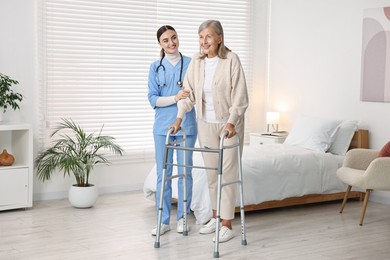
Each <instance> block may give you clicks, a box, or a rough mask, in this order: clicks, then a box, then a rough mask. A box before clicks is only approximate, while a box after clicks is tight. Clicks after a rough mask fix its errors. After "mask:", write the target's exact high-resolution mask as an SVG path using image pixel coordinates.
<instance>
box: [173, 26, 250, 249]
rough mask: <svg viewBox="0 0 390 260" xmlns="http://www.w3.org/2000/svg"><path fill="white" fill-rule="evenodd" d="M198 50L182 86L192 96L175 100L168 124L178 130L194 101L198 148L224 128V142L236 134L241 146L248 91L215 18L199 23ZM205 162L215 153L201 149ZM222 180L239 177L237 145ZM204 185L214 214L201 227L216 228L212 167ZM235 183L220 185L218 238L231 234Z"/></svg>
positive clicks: (211, 163)
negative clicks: (173, 115) (174, 115)
mask: <svg viewBox="0 0 390 260" xmlns="http://www.w3.org/2000/svg"><path fill="white" fill-rule="evenodd" d="M198 34H199V46H200V53H197V54H195V55H194V56H193V58H192V60H191V62H190V65H189V66H188V70H187V73H186V76H185V77H184V81H183V86H184V88H185V89H187V90H189V91H190V96H189V97H188V98H185V99H181V100H179V101H178V103H177V106H178V113H177V118H176V121H175V122H174V123H173V124H172V125H170V127H173V128H174V133H175V132H177V131H178V130H179V127H180V125H181V123H182V119H183V118H184V116H185V114H186V113H187V112H189V111H191V109H192V108H193V107H194V106H195V108H196V113H197V125H198V140H199V143H200V146H201V147H212V148H217V147H219V143H220V139H221V138H222V136H223V135H222V133H223V132H225V131H227V132H228V134H227V136H226V138H227V139H226V140H224V144H225V145H230V144H235V143H237V139H236V138H237V135H236V133H238V134H239V136H240V139H241V140H240V141H241V150H242V144H243V138H244V114H245V111H246V109H247V107H248V92H247V85H246V80H245V74H244V70H243V68H242V65H241V62H240V59H239V57H238V56H237V54H235V53H233V52H232V51H231V50H230V49H229V48H227V47H226V46H225V44H224V33H223V28H222V25H221V23H220V22H219V21H217V20H207V21H205V22H203V23H202V24H201V25H200V26H199V30H198ZM202 155H203V160H204V164H205V166H206V167H216V166H217V165H218V155H217V154H215V153H206V152H204V153H202ZM222 171H223V174H222V182H229V181H232V180H236V179H238V162H237V150H236V149H226V150H225V151H224V157H223V169H222ZM207 178H208V186H209V193H210V200H211V207H212V211H213V217H212V219H211V220H210V221H209V222H208V223H206V224H205V225H203V226H202V227H201V229H200V230H199V232H200V233H201V234H211V233H214V232H215V222H216V208H217V180H218V174H217V171H215V170H207ZM236 193H237V186H236V185H228V186H224V187H223V189H222V193H221V212H220V214H221V219H222V227H221V230H220V232H219V242H226V241H229V240H230V239H232V238H233V237H234V232H233V230H232V220H233V219H234V210H235V202H236Z"/></svg>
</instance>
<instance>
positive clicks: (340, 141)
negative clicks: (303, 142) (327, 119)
mask: <svg viewBox="0 0 390 260" xmlns="http://www.w3.org/2000/svg"><path fill="white" fill-rule="evenodd" d="M357 129H358V121H355V120H345V121H343V122H341V124H340V125H339V130H338V131H337V133H336V135H335V139H334V141H333V142H332V144H331V146H330V148H329V150H328V152H330V153H333V154H337V155H345V154H346V153H347V151H348V148H349V145H350V144H351V140H352V137H353V135H354V134H355V131H356V130H357Z"/></svg>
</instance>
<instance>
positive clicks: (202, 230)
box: [199, 218, 217, 234]
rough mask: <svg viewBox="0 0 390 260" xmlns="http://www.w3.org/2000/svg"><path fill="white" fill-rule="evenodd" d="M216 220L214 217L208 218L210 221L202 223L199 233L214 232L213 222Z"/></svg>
mask: <svg viewBox="0 0 390 260" xmlns="http://www.w3.org/2000/svg"><path fill="white" fill-rule="evenodd" d="M216 221H217V220H216V219H215V218H212V219H210V221H209V222H207V224H205V225H203V226H202V227H201V228H200V229H199V233H201V234H211V233H214V232H215V222H216Z"/></svg>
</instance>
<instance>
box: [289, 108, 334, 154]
mask: <svg viewBox="0 0 390 260" xmlns="http://www.w3.org/2000/svg"><path fill="white" fill-rule="evenodd" d="M340 122H341V121H338V120H324V119H320V118H313V117H308V116H302V115H301V116H298V118H297V120H296V121H295V122H294V125H293V127H292V129H291V131H290V133H289V135H288V136H287V138H286V140H285V141H284V144H288V145H296V146H300V147H303V148H306V149H310V150H314V151H320V152H326V151H327V150H328V149H329V147H330V144H331V143H332V141H333V139H332V138H333V137H334V136H335V134H336V133H337V130H338V128H337V126H338V125H339V124H340Z"/></svg>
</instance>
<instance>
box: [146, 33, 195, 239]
mask: <svg viewBox="0 0 390 260" xmlns="http://www.w3.org/2000/svg"><path fill="white" fill-rule="evenodd" d="M157 41H158V44H159V45H160V47H161V52H160V56H161V58H160V59H158V60H156V61H155V62H153V63H152V64H151V65H150V70H149V79H148V99H149V103H150V105H151V106H152V108H153V109H154V110H155V120H154V125H153V136H154V145H155V159H156V169H157V187H156V213H158V206H159V205H158V203H159V201H160V193H161V188H162V186H161V185H162V183H161V182H162V174H163V160H164V148H165V142H166V135H167V133H168V126H169V125H170V123H171V122H173V121H175V119H176V115H177V112H178V110H177V104H176V103H177V102H178V101H179V100H180V99H184V98H187V97H188V96H189V91H188V90H183V88H182V80H183V78H184V75H185V73H186V70H187V67H188V64H189V63H190V60H191V59H190V58H189V57H187V56H184V55H182V54H181V53H180V52H179V38H178V35H177V33H176V30H175V29H174V28H173V27H172V26H169V25H164V26H162V27H160V28H159V29H158V30H157ZM181 125H182V127H183V128H184V129H185V131H186V145H187V147H194V145H195V141H196V136H197V127H196V116H195V110H194V109H192V110H191V111H190V112H189V113H187V114H186V116H185V117H184V118H183V123H182V124H181ZM181 139H183V134H182V132H181V131H179V132H178V133H177V134H175V135H171V137H170V141H175V140H181ZM169 151H170V152H169V154H168V162H170V163H172V162H173V155H174V153H173V151H172V150H171V149H170V150H169ZM183 153H184V151H179V150H175V154H176V160H177V163H178V164H182V165H183V164H185V165H189V166H192V152H191V151H186V161H187V162H186V163H184V162H183V160H184V159H183V157H184V156H183ZM175 167H176V166H175ZM178 168H179V169H178V173H184V167H178ZM191 169H192V168H188V170H187V180H186V185H187V186H186V190H187V214H189V213H190V205H191V201H192V172H191ZM166 174H167V176H171V175H172V166H168V167H167V169H166ZM171 198H172V185H171V181H169V182H168V183H167V185H166V188H165V191H164V198H163V200H164V207H163V212H162V221H161V229H160V234H161V235H163V234H165V233H166V232H168V231H169V230H170V212H171ZM183 216H184V210H183V177H180V178H179V179H178V203H177V216H176V219H177V232H178V233H182V232H183ZM188 231H189V227H188ZM156 233H157V227H154V228H153V229H152V235H154V236H155V235H156Z"/></svg>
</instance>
